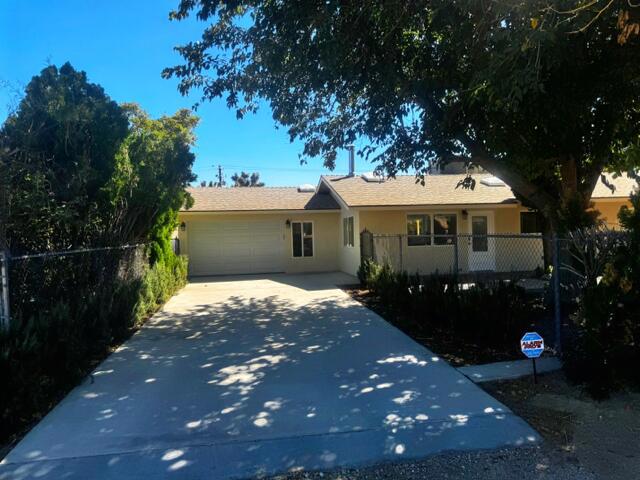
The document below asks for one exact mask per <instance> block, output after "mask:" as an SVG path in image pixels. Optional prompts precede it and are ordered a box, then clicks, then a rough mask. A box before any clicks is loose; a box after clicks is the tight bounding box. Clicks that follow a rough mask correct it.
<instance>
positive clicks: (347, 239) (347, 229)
mask: <svg viewBox="0 0 640 480" xmlns="http://www.w3.org/2000/svg"><path fill="white" fill-rule="evenodd" d="M342 244H343V245H344V246H345V247H353V246H354V245H355V237H354V233H353V217H344V218H343V219H342Z"/></svg>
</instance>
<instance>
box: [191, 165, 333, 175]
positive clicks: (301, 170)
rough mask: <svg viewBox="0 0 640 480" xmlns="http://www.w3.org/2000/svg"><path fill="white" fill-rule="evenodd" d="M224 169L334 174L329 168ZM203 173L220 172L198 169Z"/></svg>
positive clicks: (259, 167) (236, 167) (250, 167)
mask: <svg viewBox="0 0 640 480" xmlns="http://www.w3.org/2000/svg"><path fill="white" fill-rule="evenodd" d="M223 167H224V168H228V169H239V170H254V171H258V172H260V171H278V172H296V173H307V172H308V173H332V172H331V170H329V169H328V168H325V169H320V168H309V169H307V168H305V167H304V166H301V167H299V168H285V167H262V166H258V165H224V166H223ZM198 170H199V171H202V172H210V171H216V170H218V167H213V166H212V167H204V168H201V169H198Z"/></svg>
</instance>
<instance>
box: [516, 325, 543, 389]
mask: <svg viewBox="0 0 640 480" xmlns="http://www.w3.org/2000/svg"><path fill="white" fill-rule="evenodd" d="M520 350H522V353H524V355H525V356H526V357H527V358H530V359H531V360H532V361H533V383H538V372H537V370H536V358H538V357H539V356H540V355H542V352H544V338H542V337H541V336H540V334H539V333H538V332H527V333H525V334H524V336H523V337H522V338H521V339H520Z"/></svg>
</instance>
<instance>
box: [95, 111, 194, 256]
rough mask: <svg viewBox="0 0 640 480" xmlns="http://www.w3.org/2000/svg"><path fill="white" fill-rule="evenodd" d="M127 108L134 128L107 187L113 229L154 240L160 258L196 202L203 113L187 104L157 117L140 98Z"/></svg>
mask: <svg viewBox="0 0 640 480" xmlns="http://www.w3.org/2000/svg"><path fill="white" fill-rule="evenodd" d="M122 108H123V110H124V111H125V112H126V114H127V118H128V120H129V124H130V130H129V134H128V135H127V137H126V138H125V140H124V142H123V143H122V145H121V147H120V149H119V151H118V152H117V154H116V156H115V162H116V169H115V172H114V175H113V176H112V178H111V179H110V181H109V182H108V183H107V184H106V185H105V187H104V189H103V190H104V191H105V192H106V193H107V194H108V198H109V199H110V202H111V209H110V210H109V212H110V223H109V231H110V234H111V236H112V237H113V238H114V240H115V239H120V241H122V240H126V241H151V242H152V246H153V258H159V257H161V256H162V255H163V254H166V253H168V251H169V250H170V246H169V238H170V234H171V232H172V231H173V230H174V229H175V227H176V226H177V215H178V211H179V210H180V208H181V207H182V206H185V205H186V206H190V205H192V202H193V199H192V198H191V197H190V196H189V194H188V193H187V192H186V190H185V187H186V186H187V185H188V184H189V183H190V182H192V181H193V180H195V176H194V175H193V173H192V172H191V166H192V165H193V162H194V160H195V155H194V154H193V152H191V147H192V146H193V145H194V143H195V135H194V133H193V130H194V129H195V127H196V126H197V124H198V121H199V119H198V117H196V116H194V115H193V113H192V112H191V110H187V109H182V110H179V111H178V112H176V113H175V114H174V115H171V116H162V117H160V118H158V119H153V118H150V117H149V115H147V113H146V112H144V110H142V109H141V108H140V107H139V106H138V105H136V104H131V103H129V104H124V105H122ZM153 258H152V259H153Z"/></svg>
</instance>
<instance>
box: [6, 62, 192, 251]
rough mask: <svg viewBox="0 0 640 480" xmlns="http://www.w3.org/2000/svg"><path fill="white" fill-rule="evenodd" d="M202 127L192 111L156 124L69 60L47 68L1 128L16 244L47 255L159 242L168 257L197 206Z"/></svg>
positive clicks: (9, 237) (11, 241)
mask: <svg viewBox="0 0 640 480" xmlns="http://www.w3.org/2000/svg"><path fill="white" fill-rule="evenodd" d="M197 121H198V120H197V118H196V117H194V116H193V115H192V114H191V113H190V111H188V110H181V111H179V112H177V113H176V114H175V115H173V116H170V117H161V118H159V119H151V118H149V117H148V115H146V114H145V113H144V112H143V111H142V110H141V109H140V108H139V107H138V106H136V105H124V106H119V105H118V104H116V103H115V102H114V101H113V100H111V99H110V98H109V97H108V96H107V95H106V94H105V92H104V90H103V89H102V87H100V86H99V85H96V84H92V83H89V82H88V81H87V77H86V74H85V73H84V72H79V71H76V70H75V69H74V68H73V67H72V66H71V65H70V64H68V63H67V64H65V65H63V66H62V67H61V68H60V69H58V68H57V67H55V66H49V67H47V68H45V69H44V70H43V71H42V72H41V73H40V74H39V75H37V76H35V77H33V79H32V80H31V82H30V83H29V85H28V86H27V88H26V92H25V96H24V98H23V99H22V101H21V102H20V104H19V106H18V108H17V110H16V112H15V113H13V114H12V115H11V116H10V117H9V118H8V119H7V121H6V122H5V124H4V125H3V126H2V129H1V130H0V155H1V156H0V168H1V169H2V174H3V182H4V185H3V186H2V187H3V188H2V189H3V192H2V193H3V195H2V197H3V198H4V199H5V201H4V206H3V208H2V210H3V217H4V218H3V222H2V223H3V225H6V242H7V244H8V246H9V247H10V248H11V250H12V251H13V252H34V251H35V252H39V251H47V250H65V249H70V248H77V247H85V246H100V245H121V244H124V243H134V242H147V241H153V242H154V245H155V247H154V248H155V249H156V250H165V249H166V248H168V239H169V233H170V231H171V229H173V228H175V224H176V215H177V211H178V210H179V209H180V207H181V206H182V205H185V204H188V202H189V197H188V195H187V194H186V192H185V190H184V187H185V186H186V185H187V184H188V183H189V182H190V181H192V180H193V175H192V173H191V165H192V163H193V160H194V155H193V153H192V152H191V151H190V147H191V146H192V145H193V142H194V135H193V128H194V127H195V125H196V124H197ZM155 253H156V257H158V256H159V255H160V252H159V251H156V252H155Z"/></svg>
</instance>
